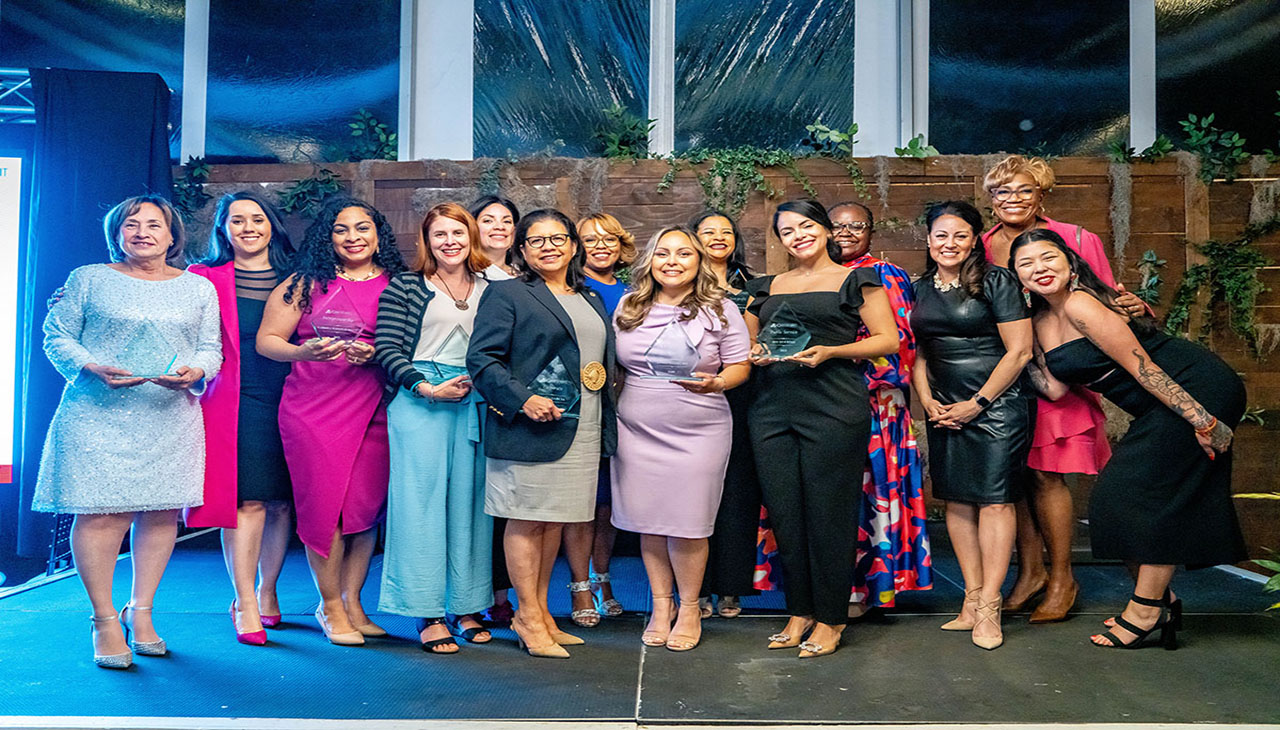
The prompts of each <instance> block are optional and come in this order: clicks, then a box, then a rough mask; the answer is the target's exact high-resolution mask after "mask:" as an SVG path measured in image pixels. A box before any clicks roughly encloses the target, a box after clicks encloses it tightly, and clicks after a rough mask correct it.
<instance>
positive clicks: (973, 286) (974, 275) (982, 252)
mask: <svg viewBox="0 0 1280 730" xmlns="http://www.w3.org/2000/svg"><path fill="white" fill-rule="evenodd" d="M944 215H953V216H955V217H957V218H959V219H960V220H962V221H964V222H965V223H968V224H969V227H970V228H972V229H973V250H972V251H970V252H969V256H968V257H967V258H965V260H964V261H962V262H960V285H961V286H963V287H964V290H965V291H966V292H968V293H969V296H971V297H973V298H975V299H984V298H986V295H985V294H983V293H982V280H983V279H984V278H986V276H987V266H988V264H987V245H986V244H985V243H983V242H982V214H981V213H979V212H978V209H977V208H975V207H973V205H972V204H970V203H966V202H965V201H963V200H949V201H947V202H945V203H937V204H934V205H931V206H929V209H928V210H926V211H925V212H924V222H925V230H926V231H932V230H933V224H934V223H936V222H937V220H938V219H939V218H941V217H942V216H944ZM926 258H927V259H928V263H926V264H925V265H924V273H923V274H921V275H920V278H922V279H925V278H929V279H931V278H933V275H934V274H936V273H938V262H937V261H934V260H933V256H932V255H927V256H926Z"/></svg>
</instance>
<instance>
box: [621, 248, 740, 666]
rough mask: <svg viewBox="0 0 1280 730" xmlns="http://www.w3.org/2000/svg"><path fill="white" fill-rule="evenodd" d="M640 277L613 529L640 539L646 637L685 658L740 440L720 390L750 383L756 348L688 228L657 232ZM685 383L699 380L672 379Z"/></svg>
mask: <svg viewBox="0 0 1280 730" xmlns="http://www.w3.org/2000/svg"><path fill="white" fill-rule="evenodd" d="M635 272H636V275H635V291H634V292H633V293H632V294H630V295H628V296H627V297H626V298H624V299H623V300H622V303H621V304H620V305H619V306H618V312H617V315H616V316H615V317H614V328H615V329H616V330H617V333H618V339H617V342H618V364H619V365H620V366H621V367H622V368H623V371H624V374H625V380H624V386H623V389H622V395H621V397H620V398H619V399H618V451H617V453H616V454H615V455H614V457H613V517H612V519H613V524H614V526H616V527H618V528H621V529H624V530H631V531H632V532H638V533H640V553H641V556H642V557H643V558H644V565H645V572H646V573H648V575H649V586H650V588H651V590H652V593H653V614H652V617H651V618H650V620H649V625H648V626H647V627H645V631H644V634H643V635H642V636H641V641H643V642H644V643H645V644H646V645H648V646H663V645H665V646H666V647H667V648H668V649H671V650H672V651H688V650H689V649H692V648H693V647H695V646H697V645H698V641H699V640H700V639H701V637H702V623H701V621H702V617H701V614H700V611H699V608H698V594H699V593H701V591H702V578H703V572H704V571H705V569H706V565H707V538H708V537H709V536H710V535H711V532H712V529H713V527H714V525H715V521H716V510H717V508H718V507H719V506H720V493H721V490H722V489H723V488H724V474H725V468H726V467H727V466H728V464H729V447H730V444H731V442H732V436H733V416H732V414H731V413H730V411H729V402H728V401H727V400H725V397H724V391H726V390H728V389H731V388H734V387H737V386H739V385H741V384H742V383H744V382H746V380H747V376H748V375H749V374H750V372H751V365H750V363H748V362H747V358H748V357H749V356H750V354H751V343H750V337H749V336H748V334H747V325H746V322H745V321H744V320H743V318H742V315H741V314H740V313H739V312H738V307H737V305H735V304H734V303H733V302H731V301H729V300H727V299H725V298H724V297H723V294H722V290H721V289H720V286H719V282H718V280H717V278H716V274H715V272H714V271H712V269H711V262H710V261H709V260H708V257H707V255H706V248H704V247H703V245H702V243H701V242H700V241H699V240H698V238H697V236H695V235H694V234H693V233H692V232H691V231H689V230H687V229H685V228H681V227H678V226H671V227H668V228H664V229H662V230H661V231H659V232H658V233H657V234H656V235H655V236H654V237H653V240H652V241H651V242H650V243H649V245H648V246H647V247H646V248H645V251H644V254H643V255H642V257H641V259H640V262H639V264H637V266H636V269H635ZM659 351H661V352H662V353H663V355H664V356H663V357H662V358H661V359H660V358H659V357H658V355H656V354H655V353H656V352H659ZM656 362H673V363H674V365H673V366H672V367H671V368H670V371H669V372H670V377H668V378H660V377H655V376H658V375H662V374H664V372H666V371H665V369H664V370H663V371H658V372H655V369H654V368H653V367H652V365H653V363H656ZM679 376H691V377H688V378H687V379H675V380H673V379H670V378H672V377H675V378H679ZM677 590H678V592H679V595H680V602H679V610H678V611H677V608H676V601H675V599H674V597H673V592H674V591H677ZM673 621H674V622H675V626H674V627H673V626H672V622H673Z"/></svg>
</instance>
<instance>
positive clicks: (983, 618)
mask: <svg viewBox="0 0 1280 730" xmlns="http://www.w3.org/2000/svg"><path fill="white" fill-rule="evenodd" d="M1001 602H1002V599H1001V597H1000V596H996V599H995V600H994V601H992V602H991V603H987V602H986V601H984V600H982V597H981V596H979V597H978V609H977V611H978V621H977V623H975V624H974V625H973V628H974V631H977V629H978V627H979V626H981V625H982V624H983V623H990V624H991V625H993V626H995V627H996V630H997V631H999V632H1000V633H999V634H998V635H996V636H978V635H977V634H976V633H975V634H973V635H972V636H971V637H970V638H972V639H973V643H974V646H979V647H982V648H983V649H986V650H987V651H991V650H992V649H994V648H996V647H998V646H1000V645H1001V644H1003V643H1004V630H1003V629H1002V628H1001V627H1000V608H1001V606H1000V604H1001Z"/></svg>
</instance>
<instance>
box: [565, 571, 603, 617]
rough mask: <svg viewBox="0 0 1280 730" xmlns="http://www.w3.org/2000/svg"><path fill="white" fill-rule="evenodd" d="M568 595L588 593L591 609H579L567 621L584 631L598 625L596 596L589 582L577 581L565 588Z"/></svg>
mask: <svg viewBox="0 0 1280 730" xmlns="http://www.w3.org/2000/svg"><path fill="white" fill-rule="evenodd" d="M566 587H567V588H568V589H569V593H571V594H572V593H590V594H591V608H579V609H577V610H575V611H573V612H572V613H570V614H569V619H570V620H571V621H573V622H574V623H575V624H577V625H579V626H581V627H582V628H584V629H590V628H594V627H595V626H598V625H599V624H600V612H599V611H597V610H596V595H595V592H594V591H592V590H591V581H589V580H579V581H574V582H572V583H570V584H569V585H568V586H566Z"/></svg>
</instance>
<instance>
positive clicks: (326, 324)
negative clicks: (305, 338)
mask: <svg viewBox="0 0 1280 730" xmlns="http://www.w3.org/2000/svg"><path fill="white" fill-rule="evenodd" d="M311 329H313V330H315V333H316V335H318V336H320V337H332V338H333V339H335V340H339V341H341V342H355V340H356V338H357V337H359V336H360V332H361V331H362V330H363V329H364V318H363V317H361V316H360V313H359V312H357V311H356V305H355V302H353V301H351V297H350V296H349V295H348V294H347V292H346V291H345V290H342V289H339V290H338V291H337V292H336V293H335V294H334V295H333V296H331V297H329V300H328V301H326V302H325V303H324V307H323V309H321V310H320V313H319V314H317V315H316V316H314V317H312V318H311Z"/></svg>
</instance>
